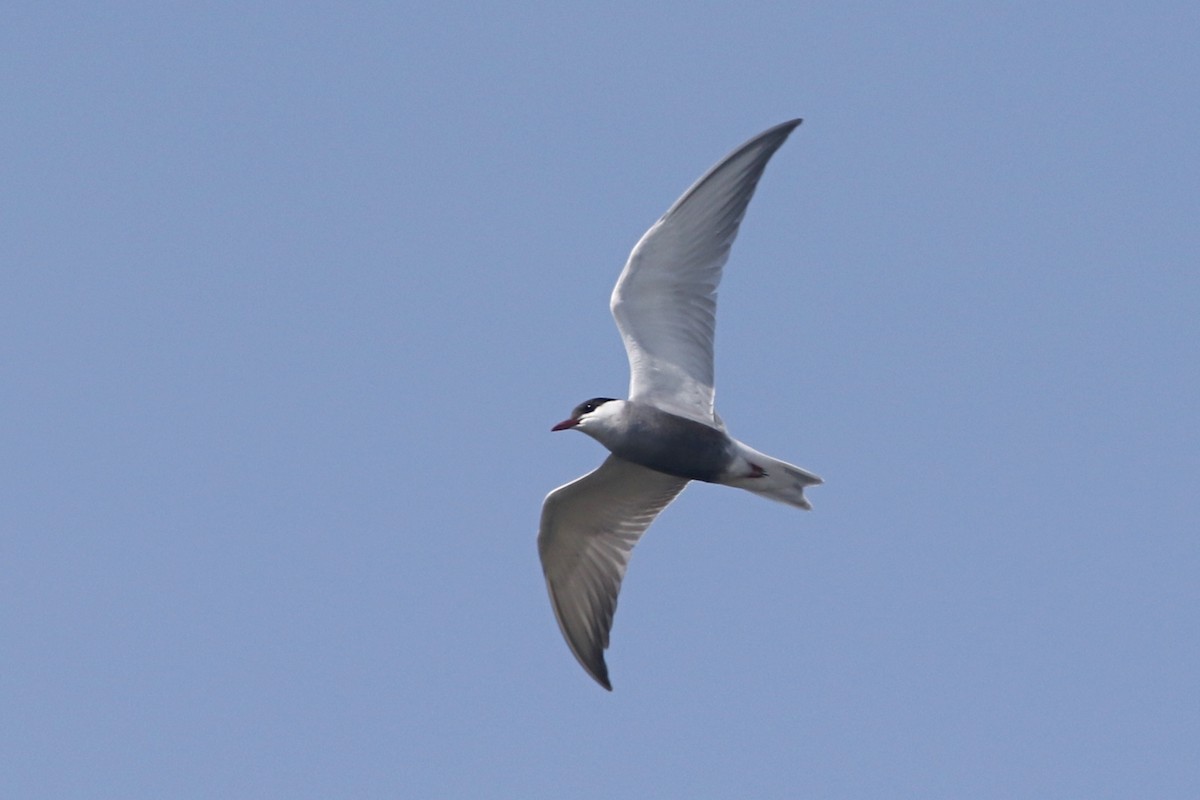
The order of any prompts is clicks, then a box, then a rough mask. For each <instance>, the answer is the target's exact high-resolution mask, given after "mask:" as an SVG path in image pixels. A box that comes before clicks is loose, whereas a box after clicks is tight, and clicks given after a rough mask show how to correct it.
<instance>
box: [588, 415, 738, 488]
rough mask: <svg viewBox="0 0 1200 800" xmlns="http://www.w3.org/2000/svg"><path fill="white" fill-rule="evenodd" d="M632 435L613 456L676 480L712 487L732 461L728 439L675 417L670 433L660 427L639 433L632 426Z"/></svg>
mask: <svg viewBox="0 0 1200 800" xmlns="http://www.w3.org/2000/svg"><path fill="white" fill-rule="evenodd" d="M632 432H633V433H634V434H635V435H633V436H630V437H628V438H627V440H626V441H625V442H624V443H622V445H621V446H620V447H618V448H617V449H614V450H613V451H612V452H613V454H614V455H617V456H619V457H621V458H623V459H625V460H626V461H632V462H633V463H635V464H640V465H641V466H643V467H648V468H649V469H652V470H655V471H656V472H663V473H666V474H667V475H674V476H675V477H677V478H687V479H688V480H694V481H707V482H709V483H714V482H716V481H717V480H718V479H719V478H720V477H721V475H722V473H724V471H725V470H726V468H727V467H728V466H729V463H730V461H731V460H732V458H733V446H732V442H731V440H730V439H729V437H728V436H726V435H725V434H724V433H722V432H721V431H718V430H716V429H714V428H710V427H708V426H707V425H703V424H701V423H699V422H693V421H691V420H686V419H682V418H680V417H675V419H674V420H673V421H672V424H671V426H670V430H668V431H665V432H664V431H663V430H662V429H661V425H660V426H655V429H654V430H653V431H651V430H645V431H639V429H638V426H634V428H633V430H632ZM638 433H644V434H645V435H637V434H638ZM664 433H665V434H666V435H664Z"/></svg>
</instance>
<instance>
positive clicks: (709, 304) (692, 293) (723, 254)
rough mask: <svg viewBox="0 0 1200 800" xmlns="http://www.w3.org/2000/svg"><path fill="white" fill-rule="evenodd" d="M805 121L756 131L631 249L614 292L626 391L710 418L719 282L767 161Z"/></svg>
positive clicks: (672, 409) (706, 420) (705, 419)
mask: <svg viewBox="0 0 1200 800" xmlns="http://www.w3.org/2000/svg"><path fill="white" fill-rule="evenodd" d="M799 124H800V120H798V119H794V120H792V121H791V122H785V123H783V124H782V125H776V126H775V127H774V128H771V129H770V130H769V131H766V132H764V133H762V134H759V135H758V136H756V137H755V138H753V139H751V140H750V141H749V142H747V143H746V144H744V145H742V146H741V147H739V148H738V149H737V150H735V151H733V153H731V154H730V155H728V156H726V157H725V159H724V160H723V161H721V162H720V163H719V164H717V165H716V166H715V167H713V168H712V169H710V170H709V171H708V172H707V173H706V174H705V175H704V177H702V178H701V179H700V180H698V181H696V183H695V184H693V185H692V187H691V188H690V189H688V190H687V191H686V192H684V193H683V196H682V197H680V198H679V199H678V200H676V201H675V204H674V205H673V206H671V208H670V209H668V210H667V213H666V214H664V215H663V217H662V219H660V220H659V221H658V222H656V223H655V224H654V226H653V227H652V228H650V230H648V231H646V233H645V235H644V236H642V238H641V241H639V242H638V243H637V245H636V246H635V247H634V248H633V252H632V253H631V254H630V256H629V261H628V262H626V264H625V269H624V271H622V272H621V277H620V278H619V279H618V280H617V285H616V288H614V289H613V293H612V313H613V317H614V318H616V320H617V328H618V329H620V331H621V338H622V339H624V340H625V351H626V353H627V354H628V356H629V370H630V380H629V399H630V400H641V401H644V402H649V403H652V404H654V405H656V406H658V407H659V408H662V409H663V410H665V411H670V412H672V413H674V414H678V415H680V416H683V417H687V418H688V419H694V420H696V421H698V422H703V423H705V424H706V425H713V424H715V423H714V417H713V334H714V333H715V331H716V324H717V320H716V313H717V285H718V284H719V283H720V282H721V269H722V267H724V266H725V262H726V261H727V260H728V259H729V248H730V246H731V245H732V244H733V240H734V239H735V238H736V237H737V232H738V226H739V225H740V224H741V222H742V217H743V216H744V215H745V213H746V206H747V205H749V203H750V198H751V197H753V196H754V189H755V187H756V186H758V180H759V178H761V177H762V173H763V170H764V169H766V166H767V162H768V161H769V160H770V159H771V156H772V155H773V154H774V153H775V151H776V150H778V149H779V146H780V145H782V144H783V142H784V140H786V139H787V137H788V134H790V133H791V132H792V130H793V129H794V128H795V127H796V126H797V125H799Z"/></svg>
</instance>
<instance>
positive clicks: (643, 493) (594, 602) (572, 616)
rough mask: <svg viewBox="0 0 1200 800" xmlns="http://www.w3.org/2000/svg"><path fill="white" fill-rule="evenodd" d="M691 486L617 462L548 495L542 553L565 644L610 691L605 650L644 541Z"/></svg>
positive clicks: (540, 536) (613, 458)
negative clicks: (635, 555) (632, 565)
mask: <svg viewBox="0 0 1200 800" xmlns="http://www.w3.org/2000/svg"><path fill="white" fill-rule="evenodd" d="M686 485H687V481H686V480H684V479H682V478H674V477H672V476H670V475H664V474H663V473H661V472H655V471H654V470H650V469H646V468H645V467H640V466H638V465H637V464H634V463H632V462H629V461H625V460H624V459H621V458H617V457H616V456H609V457H608V459H607V460H606V461H605V462H604V463H603V464H601V465H600V466H599V467H598V468H597V469H595V470H593V471H592V472H589V473H588V474H587V475H584V476H583V477H582V478H579V479H577V480H574V481H572V482H571V483H568V484H567V485H565V486H560V487H558V488H557V489H555V490H554V491H553V492H551V493H550V494H549V495H547V496H546V502H545V504H543V506H542V523H541V529H540V530H539V531H538V554H539V555H540V556H541V558H542V571H543V572H544V573H545V574H546V588H547V589H549V591H550V603H551V605H552V606H554V616H555V618H557V619H558V627H559V629H560V630H561V631H562V635H563V638H565V639H566V640H567V644H568V645H570V647H571V652H572V653H574V654H575V658H576V659H578V660H579V663H580V664H581V665H582V666H583V668H584V669H585V670H587V672H588V674H589V675H591V676H592V677H593V678H595V679H596V682H597V683H599V684H600V685H601V686H603V687H604V688H605V689H608V690H609V691H612V684H610V683H609V682H608V666H607V665H606V664H605V663H604V651H605V649H607V648H608V633H609V631H610V630H611V629H612V621H613V614H614V613H615V612H616V609H617V593H618V592H619V591H620V590H621V579H622V578H624V577H625V568H626V567H627V566H628V565H629V556H630V555H631V554H632V552H633V546H634V545H635V544H637V542H638V539H639V538H641V535H642V534H643V533H644V532H645V531H646V528H648V527H649V526H650V523H651V522H653V521H654V518H655V517H656V516H658V513H659V512H660V511H662V510H663V509H664V508H666V507H667V504H668V503H670V502H671V501H672V500H674V499H675V496H676V495H678V494H679V493H680V492H681V491H682V490H683V487H684V486H686Z"/></svg>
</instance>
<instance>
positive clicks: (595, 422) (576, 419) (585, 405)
mask: <svg viewBox="0 0 1200 800" xmlns="http://www.w3.org/2000/svg"><path fill="white" fill-rule="evenodd" d="M622 405H624V403H623V402H622V401H620V400H614V399H613V398H611V397H593V398H592V399H591V400H584V401H583V402H582V403H580V404H579V405H577V406H575V408H574V409H573V410H572V411H571V416H570V417H568V418H567V419H564V420H563V421H562V422H560V423H558V424H557V425H555V426H554V427H553V428H551V429H550V430H552V431H565V430H567V429H568V428H578V429H579V430H581V431H583V432H584V433H590V432H591V431H589V428H595V427H604V426H605V424H606V423H611V422H612V421H614V420H615V419H616V417H617V415H618V414H619V413H620V407H621V406H622Z"/></svg>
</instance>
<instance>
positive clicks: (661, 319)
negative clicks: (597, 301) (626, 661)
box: [538, 119, 821, 691]
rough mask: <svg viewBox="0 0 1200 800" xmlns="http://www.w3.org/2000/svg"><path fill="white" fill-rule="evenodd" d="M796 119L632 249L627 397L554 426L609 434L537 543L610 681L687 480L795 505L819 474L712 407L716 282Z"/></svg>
mask: <svg viewBox="0 0 1200 800" xmlns="http://www.w3.org/2000/svg"><path fill="white" fill-rule="evenodd" d="M799 124H800V120H798V119H795V120H792V121H790V122H785V123H783V124H782V125H776V126H775V127H774V128H771V129H770V130H768V131H765V132H763V133H761V134H759V135H758V136H756V137H754V138H753V139H751V140H750V141H749V142H746V144H744V145H742V146H741V147H739V148H738V149H737V150H734V151H733V152H732V153H731V154H729V155H728V156H726V157H725V158H724V159H722V160H721V162H720V163H718V164H717V165H716V166H715V167H713V168H712V169H710V170H709V171H708V172H707V173H706V174H705V175H704V176H703V177H701V178H700V180H698V181H696V183H695V184H694V185H693V186H692V187H691V188H690V189H688V190H687V191H686V192H684V193H683V196H682V197H680V198H679V199H678V200H676V201H675V204H674V205H672V206H671V207H670V208H669V209H668V210H667V213H666V214H664V215H663V217H662V218H661V219H660V220H659V221H658V222H656V223H654V225H653V226H652V227H651V228H650V230H648V231H646V233H645V235H643V236H642V238H641V240H640V241H639V242H638V243H637V245H636V246H635V247H634V248H633V252H632V253H631V254H630V255H629V261H628V262H626V264H625V269H624V270H623V271H622V272H621V277H620V278H619V279H618V280H617V285H616V288H614V289H613V293H612V300H611V308H612V314H613V317H614V318H616V321H617V328H618V329H619V330H620V332H621V338H622V339H623V340H624V342H625V351H626V353H627V354H628V356H629V371H630V381H629V399H628V400H617V399H614V398H611V397H596V398H593V399H591V400H587V401H585V402H583V403H580V404H579V405H578V406H576V407H575V409H574V410H573V411H572V412H571V416H570V417H569V418H568V419H566V420H564V421H562V422H560V423H558V424H557V425H555V426H554V428H553V430H556V431H562V430H568V429H574V430H577V431H582V432H583V433H586V434H587V435H588V436H591V437H592V438H593V439H595V440H596V441H598V442H600V444H602V445H604V446H605V447H606V448H608V450H609V453H610V455H609V456H608V458H607V459H605V461H604V463H603V464H601V465H600V466H599V467H598V468H597V469H596V470H594V471H592V472H589V473H588V474H587V475H584V476H583V477H582V478H579V479H577V480H575V481H572V482H571V483H568V484H566V485H565V486H560V487H558V488H557V489H555V490H554V491H552V492H550V494H549V495H547V496H546V501H545V503H544V505H543V506H542V519H541V526H540V529H539V531H538V553H539V555H540V556H541V559H542V569H543V571H544V572H545V575H546V587H547V588H548V589H549V591H550V603H551V605H552V606H553V607H554V616H555V617H556V618H557V619H558V625H559V628H560V629H561V630H562V634H563V637H564V638H565V639H566V640H567V644H568V645H570V647H571V652H572V653H574V654H575V658H576V659H578V660H579V663H580V664H581V665H582V666H583V668H584V669H585V670H587V673H588V674H589V675H591V676H592V677H593V678H594V679H595V680H596V682H597V683H599V684H600V685H601V686H603V687H604V688H605V689H608V690H610V691H611V690H612V684H611V683H610V682H609V680H608V666H607V665H606V664H605V663H604V651H605V650H606V649H607V648H608V636H609V631H610V630H611V629H612V622H613V614H614V612H615V611H616V607H617V593H618V592H619V591H620V588H621V579H622V578H623V577H624V576H625V569H626V567H627V566H628V565H629V557H630V555H631V554H632V552H633V548H634V545H636V544H637V542H638V539H639V538H641V535H642V534H643V533H645V531H646V528H648V527H649V526H650V523H651V522H653V521H654V518H655V517H656V516H658V514H659V512H660V511H662V510H663V509H664V508H666V506H667V504H669V503H670V502H671V501H672V500H674V499H675V497H676V496H677V495H678V494H679V493H680V492H681V491H682V490H683V487H684V486H686V485H687V483H688V481H705V482H707V483H720V484H724V485H726V486H735V487H737V488H739V489H746V490H748V491H751V492H754V493H755V494H760V495H763V496H764V497H769V498H771V499H772V500H778V501H780V502H783V503H788V504H790V505H793V506H797V507H799V508H804V509H808V508H810V507H811V506H810V505H809V503H808V500H807V499H805V497H804V489H805V487H806V486H812V485H814V484H818V483H821V479H820V478H818V477H817V476H816V475H814V474H812V473H811V472H808V471H807V470H804V469H801V468H800V467H797V466H794V465H792V464H788V463H786V462H784V461H780V460H778V459H776V458H772V457H771V456H768V455H765V454H763V453H760V452H758V451H757V450H755V449H753V448H751V447H748V446H747V445H745V444H742V443H741V442H739V441H738V440H737V439H734V438H733V437H731V436H729V434H728V433H726V432H725V424H724V423H723V422H722V421H721V418H720V417H719V416H718V415H717V413H716V411H715V410H714V409H713V333H714V331H715V328H716V311H717V284H719V283H720V282H721V270H722V268H723V267H724V266H725V262H726V261H727V260H728V259H729V249H730V246H731V245H732V244H733V240H734V239H735V238H736V237H737V232H738V226H739V225H740V224H741V221H742V217H743V216H744V215H745V213H746V206H747V205H749V203H750V198H751V197H752V196H753V195H754V189H755V187H756V186H757V185H758V181H759V178H761V177H762V174H763V170H764V169H765V168H766V166H767V162H768V161H769V160H770V158H771V156H772V155H773V154H774V153H775V151H776V150H778V149H779V147H780V145H782V144H783V143H784V140H786V139H787V137H788V134H790V133H791V132H792V130H793V129H795V127H796V126H797V125H799Z"/></svg>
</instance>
